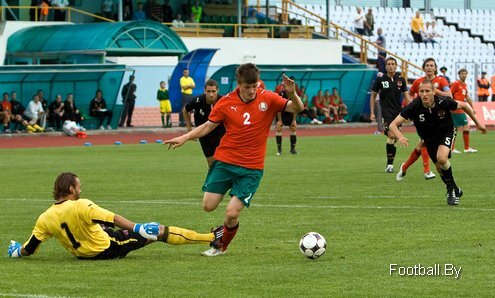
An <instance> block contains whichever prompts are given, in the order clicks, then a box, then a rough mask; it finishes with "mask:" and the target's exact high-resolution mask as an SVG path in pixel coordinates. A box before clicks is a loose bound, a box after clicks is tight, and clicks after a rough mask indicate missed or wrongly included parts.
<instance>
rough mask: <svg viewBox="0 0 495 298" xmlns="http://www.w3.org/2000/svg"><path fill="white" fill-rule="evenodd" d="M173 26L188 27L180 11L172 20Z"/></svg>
mask: <svg viewBox="0 0 495 298" xmlns="http://www.w3.org/2000/svg"><path fill="white" fill-rule="evenodd" d="M172 27H174V28H184V27H186V26H185V24H184V22H183V21H182V19H181V15H180V13H178V14H177V15H176V16H175V19H174V20H173V21H172Z"/></svg>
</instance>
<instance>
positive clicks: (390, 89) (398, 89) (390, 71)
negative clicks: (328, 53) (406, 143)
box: [370, 57, 411, 173]
mask: <svg viewBox="0 0 495 298" xmlns="http://www.w3.org/2000/svg"><path fill="white" fill-rule="evenodd" d="M385 69H386V70H387V73H386V74H384V75H383V76H381V77H379V78H377V79H376V80H375V83H374V85H373V87H372V88H371V92H372V93H371V98H370V119H371V120H377V121H382V123H383V129H384V130H383V133H384V134H385V136H387V145H386V147H385V148H386V152H387V167H386V168H385V172H387V173H393V172H394V159H395V153H396V151H397V148H396V143H397V137H396V136H395V135H394V134H393V133H392V132H391V131H390V129H389V125H390V123H392V121H393V120H394V119H395V117H397V115H399V114H400V111H401V110H402V99H403V98H402V96H401V95H403V96H404V99H405V100H406V102H407V103H409V102H410V101H411V100H410V97H409V92H408V91H407V84H406V80H405V79H404V78H403V77H402V76H401V75H400V74H397V73H396V71H397V60H395V58H393V57H389V58H387V59H386V60H385ZM378 94H379V95H380V98H379V102H380V107H381V109H382V119H376V117H375V103H376V97H377V95H378Z"/></svg>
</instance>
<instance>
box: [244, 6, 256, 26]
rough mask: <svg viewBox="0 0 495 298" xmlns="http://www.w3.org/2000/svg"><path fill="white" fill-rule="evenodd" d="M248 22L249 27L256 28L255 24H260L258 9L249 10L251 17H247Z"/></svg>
mask: <svg viewBox="0 0 495 298" xmlns="http://www.w3.org/2000/svg"><path fill="white" fill-rule="evenodd" d="M246 24H248V26H247V27H248V28H254V27H256V26H255V25H257V24H258V19H257V18H256V11H255V10H250V11H249V17H248V18H247V19H246Z"/></svg>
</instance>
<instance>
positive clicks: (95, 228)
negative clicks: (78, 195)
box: [24, 199, 115, 257]
mask: <svg viewBox="0 0 495 298" xmlns="http://www.w3.org/2000/svg"><path fill="white" fill-rule="evenodd" d="M114 217H115V213H113V212H110V211H108V210H106V209H103V208H101V207H99V206H98V205H96V204H95V203H93V202H92V201H90V200H87V199H79V200H67V201H64V202H61V203H56V204H53V205H52V206H51V207H50V208H48V209H47V210H46V211H45V212H44V213H43V214H41V215H40V216H39V217H38V220H37V221H36V225H35V227H34V230H33V234H32V236H31V237H30V239H29V240H28V241H27V242H26V243H25V244H24V247H25V249H28V250H29V251H31V253H33V252H34V251H35V250H36V248H37V247H38V245H39V244H40V242H42V241H45V240H47V239H49V238H51V237H55V238H56V239H57V240H58V241H59V242H60V244H62V246H63V247H65V249H67V250H68V251H69V252H70V253H71V254H73V255H74V256H76V257H94V256H96V255H98V254H99V253H100V252H102V251H104V250H105V249H107V248H108V247H109V246H110V237H109V236H108V234H107V233H106V232H105V231H103V228H102V227H101V225H100V223H103V224H107V225H113V223H114ZM33 238H35V239H33Z"/></svg>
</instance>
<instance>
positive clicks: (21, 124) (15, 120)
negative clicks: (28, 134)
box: [10, 91, 28, 133]
mask: <svg viewBox="0 0 495 298" xmlns="http://www.w3.org/2000/svg"><path fill="white" fill-rule="evenodd" d="M10 106H11V112H12V113H11V124H12V126H13V130H14V132H15V133H20V132H21V131H23V130H24V129H25V128H26V127H27V125H28V122H27V121H26V119H24V117H23V115H24V106H23V105H22V104H21V103H20V102H18V101H17V93H16V92H15V91H12V92H11V93H10Z"/></svg>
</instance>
